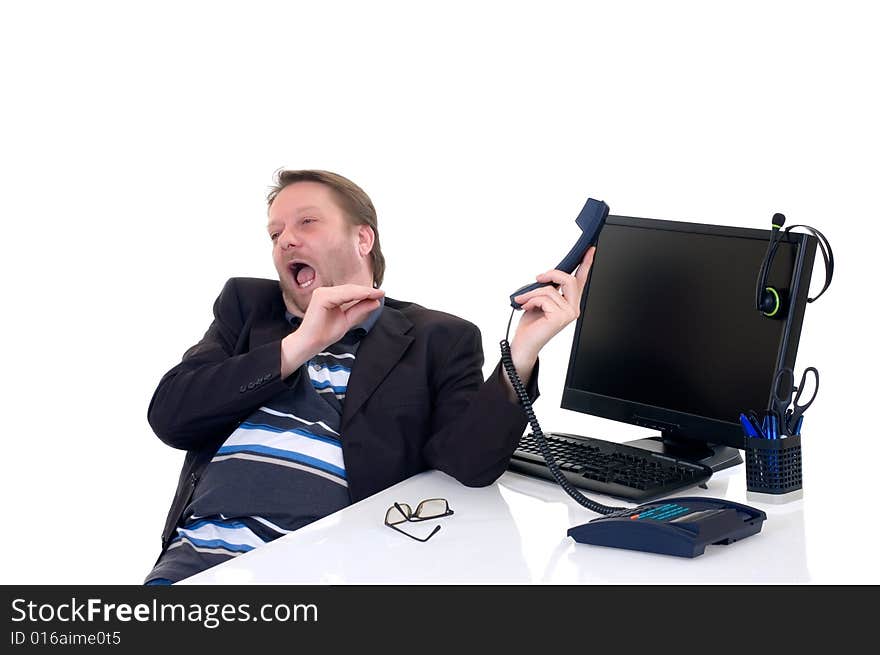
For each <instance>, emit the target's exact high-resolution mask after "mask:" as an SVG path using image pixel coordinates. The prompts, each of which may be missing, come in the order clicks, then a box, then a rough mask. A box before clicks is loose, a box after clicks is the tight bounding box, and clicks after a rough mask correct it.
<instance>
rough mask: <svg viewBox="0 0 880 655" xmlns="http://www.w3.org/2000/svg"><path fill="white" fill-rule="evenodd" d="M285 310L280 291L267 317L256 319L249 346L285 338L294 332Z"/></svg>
mask: <svg viewBox="0 0 880 655" xmlns="http://www.w3.org/2000/svg"><path fill="white" fill-rule="evenodd" d="M284 311H285V307H284V301H283V300H282V299H281V294H280V293H279V294H278V298H277V299H276V301H275V302H273V303H272V305H271V307H270V308H269V311H268V312H267V314H266V315H265V317H264V318H261V319H260V320H259V321H254V326H253V327H252V328H251V332H250V345H249V347H250V348H251V349H253V348H256V347H257V346H262V345H264V344H267V343H271V342H272V341H278V340H279V339H283V338H284V337H286V336H287V335H288V334H290V333H291V332H293V328H292V327H291V325H290V323H288V322H287V318H285V316H284Z"/></svg>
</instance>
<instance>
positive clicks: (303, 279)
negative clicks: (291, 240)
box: [290, 262, 315, 289]
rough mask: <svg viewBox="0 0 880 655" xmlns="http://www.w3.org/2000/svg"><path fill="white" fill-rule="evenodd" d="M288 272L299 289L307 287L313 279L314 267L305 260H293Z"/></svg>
mask: <svg viewBox="0 0 880 655" xmlns="http://www.w3.org/2000/svg"><path fill="white" fill-rule="evenodd" d="M290 273H291V274H292V275H293V279H294V280H295V281H296V285H297V286H298V287H299V288H300V289H308V288H309V287H310V286H312V283H314V281H315V269H314V268H312V267H311V266H309V265H308V264H306V263H305V262H293V263H292V264H291V265H290Z"/></svg>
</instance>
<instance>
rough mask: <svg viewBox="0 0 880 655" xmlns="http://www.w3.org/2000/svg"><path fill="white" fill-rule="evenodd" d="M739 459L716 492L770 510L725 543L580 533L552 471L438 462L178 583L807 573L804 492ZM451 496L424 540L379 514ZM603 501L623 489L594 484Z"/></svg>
mask: <svg viewBox="0 0 880 655" xmlns="http://www.w3.org/2000/svg"><path fill="white" fill-rule="evenodd" d="M744 476H745V473H744V467H743V466H742V465H740V466H737V467H735V468H733V469H728V470H726V471H721V472H720V473H716V474H715V475H714V476H713V477H712V479H711V480H710V481H709V489H708V490H704V489H699V488H691V489H688V490H686V491H685V492H682V493H680V494H677V495H680V496H685V495H687V496H699V495H704V496H715V497H720V498H728V499H731V500H735V501H738V502H743V503H746V504H749V505H753V506H755V507H758V508H760V509H762V510H764V511H765V512H767V515H768V519H767V521H765V522H764V527H763V529H762V531H761V532H760V533H759V534H757V535H754V536H752V537H749V538H747V539H745V540H743V541H740V542H736V543H734V544H732V545H730V546H709V547H707V548H706V552H705V553H704V554H703V555H701V556H699V557H697V558H694V559H687V558H679V557H672V556H667V555H656V554H652V553H642V552H637V551H629V550H620V549H615V548H603V547H598V546H589V545H585V544H578V543H576V542H574V541H573V540H572V539H570V538H569V537H568V536H566V530H567V529H568V528H569V527H571V526H574V525H578V524H581V523H586V522H587V521H589V520H591V519H593V518H596V517H597V516H598V515H597V514H594V513H592V512H590V511H588V510H586V509H584V508H582V507H580V506H579V505H578V504H577V503H575V502H574V501H573V500H571V499H570V498H569V497H568V496H567V495H566V494H565V492H564V491H563V490H562V489H561V488H560V487H558V486H557V485H556V484H555V483H552V482H547V481H544V480H539V479H536V478H531V477H527V476H523V475H520V474H517V473H512V472H507V473H505V474H504V475H503V476H502V477H501V478H500V479H499V480H498V481H497V482H496V483H495V484H493V485H491V486H489V487H483V488H478V489H473V488H468V487H465V486H463V485H461V484H459V483H458V482H456V481H455V480H454V479H453V478H450V477H449V476H447V475H445V474H443V473H439V472H437V471H431V472H427V473H422V474H420V475H417V476H415V477H413V478H410V479H409V480H405V481H404V482H401V483H400V484H397V485H395V486H394V487H391V488H390V489H387V490H385V491H383V492H380V493H378V494H376V495H374V496H371V497H370V498H367V499H365V500H362V501H361V502H359V503H356V504H354V505H352V506H350V507H347V508H345V509H344V510H342V511H340V512H337V513H335V514H332V515H330V516H328V517H326V518H324V519H321V520H320V521H316V522H315V523H312V524H311V525H308V526H306V527H304V528H302V529H300V530H298V531H296V532H294V533H292V534H290V535H287V536H285V537H283V538H281V539H278V540H276V541H274V542H272V543H269V544H267V545H265V546H262V547H260V548H258V549H256V550H254V551H251V552H249V553H247V554H245V555H241V556H239V557H237V558H235V559H233V560H230V561H228V562H225V563H223V564H221V565H219V566H216V567H214V568H212V569H209V570H207V571H204V572H203V573H200V574H198V575H195V576H192V577H191V578H188V579H186V580H184V581H182V582H181V584H248V583H258V584H275V583H279V584H319V585H324V584H532V583H539V584H540V583H550V584H580V583H621V584H630V583H633V584H654V583H667V584H703V583H708V584H739V583H749V584H751V583H755V584H759V583H805V582H811V581H813V580H811V576H810V573H809V572H808V568H807V558H806V547H805V539H804V517H803V508H804V503H806V502H808V497H806V498H804V499H802V500H796V501H793V502H791V503H787V504H784V505H773V504H765V503H759V502H755V501H753V500H750V499H748V498H747V497H746V490H745V482H744ZM436 497H441V498H446V499H447V500H448V501H449V505H450V507H451V508H452V509H453V511H454V512H455V514H454V515H452V516H448V517H446V518H442V519H438V520H436V521H430V522H427V523H423V524H407V525H405V526H402V527H404V528H405V529H408V530H409V531H410V532H411V533H413V534H419V535H420V536H427V534H428V533H429V532H430V531H431V529H432V528H433V525H434V524H439V525H442V526H443V527H442V528H441V530H440V531H439V532H438V533H437V534H436V535H434V536H433V537H432V538H431V540H430V541H428V542H425V543H419V542H417V541H415V540H413V539H410V538H408V537H406V536H404V535H402V534H400V533H398V532H395V531H394V530H391V529H390V528H388V527H386V526H385V525H384V523H383V520H384V517H385V511H386V510H387V509H388V507H390V506H391V505H392V504H393V503H394V502H395V501H397V502H406V503H409V504H410V505H411V506H412V507H415V506H416V504H418V502H419V501H420V500H423V499H425V498H436ZM590 497H591V498H594V499H595V500H597V501H598V502H601V503H603V504H610V505H621V504H626V503H621V501H619V500H615V499H611V498H607V497H604V496H599V495H595V494H590Z"/></svg>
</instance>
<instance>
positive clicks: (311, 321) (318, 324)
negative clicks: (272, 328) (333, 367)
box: [281, 284, 385, 378]
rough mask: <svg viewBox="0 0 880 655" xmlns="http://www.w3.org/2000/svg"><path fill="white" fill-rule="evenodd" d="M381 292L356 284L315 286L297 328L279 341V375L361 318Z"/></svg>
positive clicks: (338, 337) (334, 339) (372, 307)
mask: <svg viewBox="0 0 880 655" xmlns="http://www.w3.org/2000/svg"><path fill="white" fill-rule="evenodd" d="M384 295H385V292H384V291H382V290H381V289H374V288H372V287H365V286H360V285H357V284H340V285H339V286H335V287H318V288H317V289H315V290H314V291H313V292H312V297H311V300H310V301H309V306H308V309H306V313H305V315H304V316H303V319H302V324H301V325H300V326H299V329H297V330H296V331H295V332H292V333H291V334H289V335H287V336H286V337H284V339H283V340H282V341H281V377H282V378H286V377H287V376H289V375H290V374H291V373H293V372H294V371H296V370H297V369H298V368H299V367H300V366H302V364H304V363H305V362H307V361H309V359H311V358H312V357H314V356H315V355H316V354H318V353H319V352H321V351H322V350H324V349H325V348H326V347H327V346H329V345H330V344H333V343H336V342H337V341H339V340H340V339H341V338H342V337H343V335H345V333H346V332H348V331H349V330H350V329H351V328H353V327H354V326H356V325H357V324H359V323H361V322H363V321H364V319H366V318H367V316H368V315H369V314H370V312H372V311H373V310H375V309H377V308H378V307H379V305H380V304H381V303H380V302H379V299H380V298H382V297H383V296H384Z"/></svg>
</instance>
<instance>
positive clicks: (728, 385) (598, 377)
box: [564, 218, 799, 438]
mask: <svg viewBox="0 0 880 655" xmlns="http://www.w3.org/2000/svg"><path fill="white" fill-rule="evenodd" d="M633 220H634V221H635V222H639V221H640V222H641V223H642V224H646V223H650V221H648V220H646V219H633ZM657 223H658V224H666V225H669V223H668V222H667V221H658V222H657ZM689 226H693V229H694V231H691V229H689ZM698 227H700V226H696V225H695V224H687V223H682V224H676V227H675V228H672V229H663V228H657V227H650V228H649V227H643V226H636V225H624V224H616V222H615V221H613V220H612V219H611V218H609V221H608V223H606V226H605V227H604V229H603V230H602V233H601V237H600V240H599V247H598V250H597V254H596V259H595V263H594V266H593V270H592V272H591V277H590V283H589V287H588V289H587V291H586V298H585V304H584V308H583V313H582V316H581V318H580V325H579V329H578V331H577V335H576V342H575V344H574V346H575V349H574V351H573V353H572V360H571V365H570V368H569V376H568V382H567V385H566V387H567V389H568V390H574V391H576V392H587V393H590V394H599V395H601V396H605V397H609V399H620V400H624V401H627V402H630V403H638V404H641V405H649V406H653V407H656V408H663V409H664V410H670V411H672V412H683V413H687V414H691V415H696V416H698V417H705V418H709V419H715V420H720V421H725V422H729V423H738V417H739V413H740V412H742V411H745V410H748V409H754V410H756V411H758V410H761V409H762V408H764V407H766V405H767V401H768V398H769V394H770V388H771V385H772V381H773V376H774V374H775V371H776V366H777V361H778V359H779V357H780V347H781V344H782V343H783V339H784V335H785V332H786V329H787V325H786V321H785V320H772V319H769V318H766V317H764V316H762V315H761V314H760V313H759V312H758V311H757V310H756V309H755V283H756V278H757V273H758V269H759V267H760V265H761V262H762V260H763V258H764V255H765V253H766V250H767V239H766V237H765V238H754V237H747V236H733V235H731V234H730V233H728V234H722V233H718V234H713V233H710V232H711V231H709V232H705V231H701V230H699V229H696V228H698ZM721 232H723V230H722V231H721ZM743 232H749V231H743ZM750 232H757V231H755V230H751V231H750ZM764 234H765V235H766V234H769V232H765V233H764ZM796 255H797V246H796V244H794V243H782V244H780V247H779V250H778V252H777V255H776V257H775V259H774V264H773V268H772V269H771V274H770V281H771V282H773V283H776V284H780V285H781V286H789V282H790V280H791V278H792V271H793V268H794V265H795V257H796ZM798 329H799V325H798ZM564 406H565V405H564ZM704 436H705V437H709V438H711V435H704Z"/></svg>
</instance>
